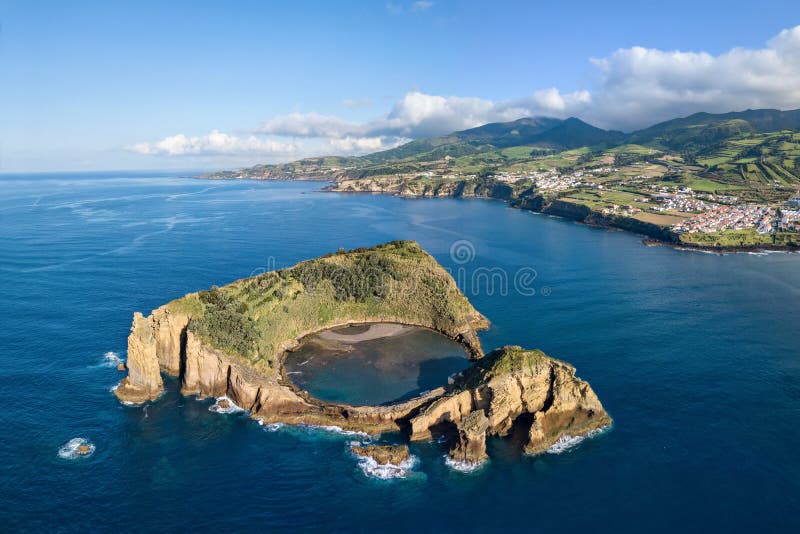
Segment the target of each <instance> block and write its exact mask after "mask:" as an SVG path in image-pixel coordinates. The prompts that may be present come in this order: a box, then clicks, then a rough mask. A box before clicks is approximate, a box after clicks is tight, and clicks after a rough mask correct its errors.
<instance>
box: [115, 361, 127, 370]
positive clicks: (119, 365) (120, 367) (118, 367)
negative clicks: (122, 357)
mask: <svg viewBox="0 0 800 534" xmlns="http://www.w3.org/2000/svg"><path fill="white" fill-rule="evenodd" d="M125 369H127V367H125V364H124V363H122V362H120V363H118V364H117V371H124V370H125Z"/></svg>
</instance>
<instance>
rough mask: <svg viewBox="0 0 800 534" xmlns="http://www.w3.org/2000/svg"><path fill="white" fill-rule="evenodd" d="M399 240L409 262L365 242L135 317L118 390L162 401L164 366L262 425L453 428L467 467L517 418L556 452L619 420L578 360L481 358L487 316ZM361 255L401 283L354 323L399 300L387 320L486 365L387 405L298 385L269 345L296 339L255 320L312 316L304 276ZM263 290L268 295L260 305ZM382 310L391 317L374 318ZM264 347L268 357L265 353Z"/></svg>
mask: <svg viewBox="0 0 800 534" xmlns="http://www.w3.org/2000/svg"><path fill="white" fill-rule="evenodd" d="M390 245H391V247H392V248H391V254H396V256H395V257H396V258H400V259H399V260H397V261H398V262H399V263H396V264H393V263H392V261H395V260H394V259H392V256H390V260H388V263H386V262H385V261H384V259H382V258H380V257H378V258H377V259H376V257H375V256H374V255H370V254H374V251H375V250H378V251H380V250H383V249H381V248H377V249H359V251H353V252H352V253H353V254H356V256H355V257H356V258H357V260H351V258H348V257H347V255H348V254H351V253H341V254H337V255H334V256H332V257H330V258H331V261H330V262H323V263H322V264H307V263H306V264H300V265H302V266H303V269H306V272H305V273H301V274H298V275H295V274H293V273H292V272H289V273H288V274H287V273H283V274H275V273H268V274H271V275H272V276H271V277H267V278H263V277H255V278H252V279H246V280H242V281H239V282H235V283H234V284H231V285H230V286H226V288H221V289H216V288H215V289H213V290H212V292H209V295H207V298H208V300H206V301H204V300H203V298H202V296H200V295H198V294H191V295H188V296H187V297H184V298H182V299H178V300H176V301H173V302H171V303H169V304H167V305H165V306H162V307H160V308H158V309H156V310H154V311H153V312H152V314H151V315H150V316H148V317H144V316H143V315H142V314H140V313H135V314H134V318H133V324H132V327H131V333H130V335H129V336H128V357H127V368H128V376H126V377H125V378H124V379H123V380H122V381H121V382H120V384H119V386H118V387H117V388H116V390H115V394H116V396H117V397H118V398H119V399H120V400H122V401H124V402H127V403H142V402H146V401H151V400H154V399H156V398H157V397H158V396H159V395H160V394H161V392H162V391H163V389H164V384H163V380H162V377H161V373H162V372H163V373H166V374H168V375H171V376H174V377H176V378H177V379H178V380H179V382H180V389H181V393H182V394H184V395H196V396H198V397H200V398H205V397H217V398H220V397H226V398H227V399H229V400H230V403H232V404H235V405H236V406H238V407H240V408H242V409H244V410H247V411H249V412H250V414H251V416H252V417H254V418H257V419H259V420H261V421H262V422H264V423H287V424H300V423H302V424H309V425H326V426H327V425H336V426H339V427H341V428H343V429H348V430H358V431H363V432H367V433H370V434H380V433H381V432H384V431H398V430H399V431H403V432H406V433H407V434H408V435H409V437H410V439H411V440H421V439H429V438H430V437H432V436H439V435H450V437H455V438H456V444H455V446H454V447H453V449H452V450H451V451H450V455H451V457H452V458H454V459H455V460H458V461H460V462H469V463H477V462H480V461H482V460H483V459H485V458H486V436H487V435H495V436H505V435H507V434H508V433H509V432H510V431H511V429H512V427H514V426H515V425H527V426H526V428H525V431H526V432H527V434H528V439H527V443H526V444H525V450H526V452H529V453H531V454H535V453H538V452H542V451H544V450H546V449H548V448H549V447H551V446H552V445H553V444H554V443H556V442H557V441H558V440H559V439H561V438H565V437H577V436H582V435H585V434H588V433H590V432H592V431H595V430H597V429H599V428H603V427H605V426H607V425H609V424H610V422H611V419H610V417H609V416H608V414H606V412H605V410H604V409H603V406H602V405H601V403H600V401H599V400H598V398H597V396H596V395H595V393H594V391H592V389H591V387H590V386H589V384H587V383H586V382H584V381H583V380H581V379H579V378H577V377H576V376H575V368H573V367H572V366H570V365H569V364H566V363H564V362H561V361H559V360H555V359H552V358H549V357H547V356H546V355H544V354H543V353H542V352H540V351H531V350H524V349H522V348H520V347H504V348H502V349H498V350H496V351H494V352H492V353H491V354H489V355H488V356H486V357H485V358H482V357H483V353H482V351H481V349H480V343H479V341H478V338H477V335H476V333H475V328H476V327H482V326H486V325H487V324H488V323H487V321H486V320H485V318H483V316H482V315H480V313H478V312H477V311H476V310H475V309H474V308H473V307H472V306H471V305H470V304H469V302H468V301H467V300H466V297H464V296H463V294H461V293H460V291H458V289H457V287H456V286H455V283H454V281H453V280H452V277H450V276H449V275H448V274H447V273H446V272H445V271H444V270H443V269H442V268H441V266H438V264H435V265H434V264H431V262H434V260H433V259H432V258H431V257H430V256H428V255H427V254H425V253H424V251H421V249H419V247H418V245H416V244H413V245H408V244H406V243H405V242H400V244H393V245H392V244H390ZM387 246H388V245H387ZM364 251H367V252H364ZM358 254H361V255H362V256H358ZM363 254H367V258H368V261H366V262H364V264H365V265H366V267H365V268H367V269H371V271H370V272H374V271H375V269H386V270H387V271H386V272H390V273H393V276H397V278H398V280H399V281H400V282H398V280H395V279H392V280H390V281H389V282H388V283H390V284H395V285H394V286H392V288H391V289H390V290H389V291H388V292H384V291H385V288H381V287H379V286H378V287H377V290H378V291H381V292H384V293H379V294H385V295H388V296H385V297H384V298H386V299H387V302H381V303H379V304H378V305H376V304H374V303H373V302H372V301H365V302H368V303H369V304H364V306H363V310H362V311H364V312H365V313H364V314H362V315H360V316H358V317H356V318H354V319H352V320H351V321H350V322H351V323H359V322H362V321H363V322H369V321H371V320H375V319H378V320H379V319H380V318H385V317H386V316H387V311H393V309H391V306H390V304H391V305H394V304H392V303H396V304H397V310H396V312H393V313H395V314H394V315H391V316H390V317H393V318H394V319H395V320H396V321H397V322H406V323H408V324H417V325H420V326H427V327H429V328H434V329H436V330H437V331H439V332H441V333H443V334H445V335H447V336H449V337H451V338H452V339H456V340H458V341H459V342H461V343H462V344H463V345H464V346H465V347H466V348H468V349H471V350H472V352H471V354H472V356H473V358H475V359H476V360H477V362H476V364H475V365H474V366H473V367H472V368H470V369H468V370H466V371H464V372H462V373H461V375H460V376H459V377H458V378H457V379H455V380H454V381H453V383H452V384H449V385H447V386H443V387H439V388H436V389H434V390H432V391H429V392H427V393H425V394H423V395H420V396H418V397H415V398H412V399H409V400H406V401H403V402H400V403H395V404H389V405H381V406H350V405H345V404H338V403H330V402H323V401H320V400H319V399H315V398H313V397H312V396H310V395H309V394H308V393H307V392H304V391H299V390H298V389H297V388H295V387H294V386H293V385H292V384H291V382H290V381H289V380H287V379H286V377H285V375H284V374H283V359H282V358H279V359H278V360H273V359H271V358H272V351H273V350H274V347H278V348H280V349H281V350H285V349H287V348H289V347H292V346H294V345H295V344H297V343H298V337H294V336H292V337H288V338H278V339H274V338H273V339H268V340H266V341H262V340H261V339H260V338H259V337H258V336H259V335H262V334H263V332H259V331H258V329H257V328H256V325H259V326H260V325H262V324H264V322H265V321H264V320H265V319H267V322H269V321H272V320H275V321H277V322H280V321H283V322H286V321H287V315H288V317H289V320H291V319H292V316H291V313H290V312H291V311H292V308H291V307H290V306H289V305H288V304H285V305H284V304H281V302H290V301H291V302H295V301H300V300H301V299H305V300H304V301H303V302H302V303H301V304H302V307H300V308H299V310H302V311H304V313H306V314H309V313H313V307H312V306H313V305H315V304H314V303H315V302H316V301H315V300H314V299H317V298H321V297H318V295H306V296H303V293H302V292H303V284H302V283H301V280H307V282H305V283H313V284H317V286H319V285H321V284H324V283H327V281H326V280H325V279H324V278H323V279H322V280H319V279H318V278H315V277H318V276H322V275H325V273H326V272H328V271H327V270H333V273H334V274H335V275H340V274H341V273H342V272H344V273H345V274H348V275H353V273H348V272H347V271H346V270H345V271H337V270H336V269H341V268H342V267H341V265H345V266H347V265H351V266H350V267H348V268H350V269H353V268H354V267H352V265H359V263H358V261H361V260H359V259H358V258H363V257H364V256H363ZM348 262H350V263H348ZM382 262H383V263H382ZM328 263H330V264H332V265H334V267H330V266H329V265H328ZM420 263H421V264H422V265H423V266H422V269H423V270H424V274H425V276H426V277H427V278H424V279H423V282H424V284H422V285H423V286H425V287H419V284H418V281H414V280H409V279H407V278H403V277H407V276H409V274H408V273H410V272H414V271H413V269H417V267H415V266H416V265H417V264H420ZM434 263H435V262H434ZM387 265H388V266H387ZM326 269H327V270H326ZM392 269H396V270H394V271H393V270H392ZM290 271H291V270H290ZM355 274H358V273H355ZM295 276H296V278H295ZM401 282H402V284H406V286H407V288H408V291H409V292H410V296H409V295H404V294H401V293H402V290H403V287H401V285H399V284H400V283H401ZM415 284H416V285H415ZM281 288H283V289H281ZM426 288H427V289H426ZM429 289H430V290H431V291H433V293H430V292H429ZM258 291H261V292H267V297H266V298H263V297H260V293H259V294H255V295H253V294H252V293H251V292H258ZM326 291H327V293H325V295H327V296H326V297H325V299H324V300H321V301H320V302H321V304H320V305H321V306H328V307H329V306H330V305H331V304H330V303H331V302H332V301H333V300H334V297H333V296H332V293H331V287H330V286H327V287H326V288H325V289H324V290H323V292H326ZM414 296H421V297H426V298H429V299H430V298H431V297H433V296H439V297H441V298H443V299H445V300H444V302H442V303H437V302H436V301H431V302H426V303H425V304H424V305H422V304H418V301H417V300H415V299H414V298H412V297H414ZM255 297H260V298H261V300H259V301H256V300H255ZM237 298H241V299H243V300H236V299H237ZM348 298H349V300H347V303H346V306H349V307H353V308H355V309H360V308H357V306H358V305H359V304H358V303H357V302H355V301H354V298H353V297H352V296H351V297H348ZM371 298H373V299H374V297H371ZM279 299H285V300H283V301H281V300H279ZM390 299H394V300H390ZM276 301H277V302H276ZM248 302H249V303H251V304H248ZM253 302H256V303H257V304H256V306H261V307H260V308H258V307H257V308H256V309H255V311H254V309H253V308H252V307H251V306H253V304H252V303H253ZM295 305H297V306H300V304H295ZM208 306H212V309H213V311H214V313H215V314H216V315H212V317H211V318H209V317H205V319H206V321H207V323H206V324H205V325H202V326H203V328H200V329H199V330H198V329H196V328H195V326H194V325H195V321H196V319H197V318H198V317H203V314H204V313H206V314H207V315H208V314H210V312H209V311H208ZM369 306H372V308H370V307H369ZM415 306H422V308H421V309H422V310H423V312H424V313H422V314H420V312H417V311H415V310H416V309H417V308H415ZM214 307H215V308H214ZM310 307H311V308H310ZM376 307H377V309H378V310H379V311H380V312H381V314H382V315H378V314H375V315H368V314H367V313H366V311H371V310H372V309H376ZM343 308H344V305H343ZM287 310H289V311H287ZM327 310H328V308H326V313H327ZM337 313H338V312H337ZM248 314H251V315H248ZM415 314H416V315H415ZM320 315H321V316H323V317H325V316H324V315H323V314H320ZM256 319H258V320H259V321H260V322H256ZM342 320H343V319H342V318H341V317H339V316H336V317H334V318H333V319H325V320H322V319H318V320H317V321H318V323H316V324H322V325H323V327H325V328H327V327H328V326H329V324H328V323H330V322H335V323H336V324H342ZM324 321H328V322H327V323H326V322H324ZM307 324H309V318H308V317H306V316H303V317H301V318H299V319H297V324H288V325H283V326H282V327H281V328H283V330H277V329H275V328H277V327H274V326H273V330H271V331H280V332H293V333H297V332H301V333H308V332H307V331H306V330H301V328H300V326H303V325H307ZM345 324H346V323H345ZM298 325H300V326H298ZM229 326H230V327H231V328H234V329H233V330H231V331H230V332H229V331H226V330H225V329H226V328H228V327H229ZM303 327H304V328H305V326H303ZM212 328H213V329H216V330H211V329H212ZM240 329H241V330H240ZM248 329H250V330H248ZM253 329H255V330H253ZM240 331H241V332H244V333H245V334H247V335H250V336H251V337H250V338H248V339H250V341H248V343H250V344H249V345H248V344H242V343H240V341H241V339H240V338H239V337H238V335H239V332H240ZM209 332H211V333H212V334H214V335H213V336H211V339H218V340H221V341H220V342H219V343H223V344H224V343H229V344H230V345H229V346H235V347H239V348H242V349H247V350H248V351H249V353H248V354H249V355H248V356H247V357H244V356H243V354H242V352H237V351H232V350H230V349H225V348H221V347H220V346H217V345H214V343H212V341H211V340H210V339H209ZM248 332H249V333H248ZM214 336H216V337H214ZM262 347H267V350H264V351H262V352H259V351H260V350H261V349H262ZM265 353H266V356H262V355H263V354H265ZM481 358H482V359H481ZM276 361H277V363H275V362H276ZM223 408H225V406H223ZM354 452H355V451H354ZM395 452H396V451H395Z"/></svg>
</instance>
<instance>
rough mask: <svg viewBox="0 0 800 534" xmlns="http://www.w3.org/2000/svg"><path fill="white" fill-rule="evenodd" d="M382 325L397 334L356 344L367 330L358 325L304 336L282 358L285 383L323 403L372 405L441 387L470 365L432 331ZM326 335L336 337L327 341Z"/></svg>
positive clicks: (449, 342)
mask: <svg viewBox="0 0 800 534" xmlns="http://www.w3.org/2000/svg"><path fill="white" fill-rule="evenodd" d="M376 326H383V325H376ZM386 326H388V327H389V328H394V329H397V332H393V333H392V334H391V335H386V336H381V337H375V338H369V339H364V340H359V339H358V336H359V335H360V334H363V333H364V332H369V330H367V328H370V327H371V326H368V327H366V328H365V327H364V326H362V325H357V326H349V327H344V328H336V329H333V330H329V331H326V332H322V333H321V334H317V335H314V336H309V337H308V338H306V339H304V340H303V343H302V344H301V346H300V347H298V348H297V350H295V351H293V352H290V353H288V354H287V356H286V359H285V361H284V367H285V369H286V375H287V378H289V380H291V381H292V383H294V384H295V385H296V386H298V387H299V388H300V389H304V390H306V391H308V392H309V393H310V394H311V395H313V396H314V397H316V398H318V399H321V400H324V401H331V402H343V403H347V404H351V405H355V406H359V405H365V404H368V405H375V404H385V403H389V402H397V401H402V400H407V399H409V398H411V397H414V396H416V395H419V394H422V393H424V392H426V391H430V390H432V389H434V388H436V387H438V386H442V385H445V384H447V381H448V378H449V377H451V376H453V375H455V374H456V373H459V372H460V371H463V370H464V369H466V368H467V367H469V366H470V364H471V362H470V361H469V360H468V359H467V353H466V351H465V350H464V348H463V347H462V346H461V345H460V344H459V343H457V342H455V341H453V340H451V339H449V338H446V337H444V336H442V335H440V334H437V333H436V332H433V331H431V330H428V329H425V328H418V327H403V326H400V325H386ZM329 333H334V334H336V335H337V337H336V338H335V339H334V340H330V339H327V336H328V334H329Z"/></svg>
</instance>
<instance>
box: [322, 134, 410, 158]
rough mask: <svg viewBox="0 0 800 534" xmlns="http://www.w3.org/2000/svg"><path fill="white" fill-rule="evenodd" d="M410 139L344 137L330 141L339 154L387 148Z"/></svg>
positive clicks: (368, 151)
mask: <svg viewBox="0 0 800 534" xmlns="http://www.w3.org/2000/svg"><path fill="white" fill-rule="evenodd" d="M406 141H409V139H403V138H387V137H349V136H348V137H343V138H341V139H331V140H330V141H329V143H330V147H331V149H333V151H335V152H336V153H337V154H365V153H370V152H377V151H379V150H386V149H389V148H393V147H395V146H397V145H399V144H402V143H404V142H406Z"/></svg>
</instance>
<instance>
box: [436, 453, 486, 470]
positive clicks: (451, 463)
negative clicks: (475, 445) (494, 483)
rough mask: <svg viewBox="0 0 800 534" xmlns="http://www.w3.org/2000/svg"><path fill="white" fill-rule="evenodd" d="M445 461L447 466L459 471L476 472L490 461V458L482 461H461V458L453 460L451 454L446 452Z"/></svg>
mask: <svg viewBox="0 0 800 534" xmlns="http://www.w3.org/2000/svg"><path fill="white" fill-rule="evenodd" d="M444 463H445V464H446V465H447V467H449V468H450V469H452V470H454V471H458V472H459V473H474V472H475V471H479V470H480V469H483V467H484V466H485V465H486V464H487V463H488V460H483V461H482V462H461V461H459V460H453V459H452V458H450V456H448V455H447V454H445V455H444Z"/></svg>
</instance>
